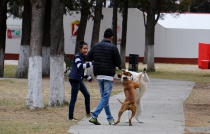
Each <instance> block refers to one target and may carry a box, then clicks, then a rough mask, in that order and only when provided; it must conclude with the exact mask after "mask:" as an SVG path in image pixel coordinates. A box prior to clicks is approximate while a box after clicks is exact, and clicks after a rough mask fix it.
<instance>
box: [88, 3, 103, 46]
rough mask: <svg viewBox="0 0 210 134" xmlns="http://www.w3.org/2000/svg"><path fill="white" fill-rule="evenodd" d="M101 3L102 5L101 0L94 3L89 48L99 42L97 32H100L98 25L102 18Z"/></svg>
mask: <svg viewBox="0 0 210 134" xmlns="http://www.w3.org/2000/svg"><path fill="white" fill-rule="evenodd" d="M102 3H103V0H97V1H96V6H95V17H94V23H93V32H92V40H91V47H92V46H93V45H94V44H95V43H97V42H98V40H99V32H100V25H101V18H102Z"/></svg>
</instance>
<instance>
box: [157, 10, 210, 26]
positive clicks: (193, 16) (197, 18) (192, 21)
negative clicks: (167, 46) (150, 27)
mask: <svg viewBox="0 0 210 134" xmlns="http://www.w3.org/2000/svg"><path fill="white" fill-rule="evenodd" d="M158 24H160V25H161V26H163V27H165V28H177V29H210V14H207V13H206V14H205V13H203V14H201V13H184V14H179V15H177V14H165V15H164V18H163V19H159V20H158Z"/></svg>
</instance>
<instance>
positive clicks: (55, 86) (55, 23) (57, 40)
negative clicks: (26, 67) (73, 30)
mask: <svg viewBox="0 0 210 134" xmlns="http://www.w3.org/2000/svg"><path fill="white" fill-rule="evenodd" d="M64 7H65V4H64V2H62V1H60V0H52V1H51V27H50V33H51V36H50V37H51V38H50V40H51V46H50V100H49V106H59V105H62V104H64V102H65V90H64V68H63V62H64V30H63V14H64Z"/></svg>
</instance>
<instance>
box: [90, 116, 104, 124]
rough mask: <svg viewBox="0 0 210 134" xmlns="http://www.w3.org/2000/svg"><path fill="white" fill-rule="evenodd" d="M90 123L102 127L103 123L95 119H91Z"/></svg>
mask: <svg viewBox="0 0 210 134" xmlns="http://www.w3.org/2000/svg"><path fill="white" fill-rule="evenodd" d="M89 122H90V123H93V124H95V125H101V123H99V122H98V120H97V119H94V118H93V117H91V118H90V120H89Z"/></svg>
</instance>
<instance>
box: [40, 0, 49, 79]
mask: <svg viewBox="0 0 210 134" xmlns="http://www.w3.org/2000/svg"><path fill="white" fill-rule="evenodd" d="M50 18H51V0H46V5H45V16H44V31H43V41H42V76H50V21H51V20H50Z"/></svg>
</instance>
